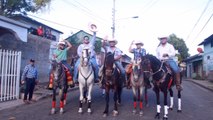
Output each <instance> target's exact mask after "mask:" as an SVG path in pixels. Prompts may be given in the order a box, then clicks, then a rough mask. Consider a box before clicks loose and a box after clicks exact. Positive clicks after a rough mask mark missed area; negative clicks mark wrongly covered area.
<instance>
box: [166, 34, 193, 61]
mask: <svg viewBox="0 0 213 120" xmlns="http://www.w3.org/2000/svg"><path fill="white" fill-rule="evenodd" d="M168 43H170V44H172V45H174V48H175V49H176V50H178V52H179V53H180V54H179V55H178V61H182V60H183V59H186V58H187V57H189V56H190V54H189V53H188V51H189V49H188V48H187V46H186V44H185V42H184V40H183V39H181V38H178V37H177V36H176V35H175V34H171V35H169V40H168Z"/></svg>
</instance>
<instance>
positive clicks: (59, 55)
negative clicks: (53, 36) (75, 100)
mask: <svg viewBox="0 0 213 120" xmlns="http://www.w3.org/2000/svg"><path fill="white" fill-rule="evenodd" d="M66 44H67V47H66ZM71 47H72V45H71V43H70V42H69V41H67V40H63V41H59V42H58V47H57V49H56V50H55V51H54V53H53V59H54V60H56V61H57V62H58V63H60V62H61V63H62V64H63V65H64V66H65V68H66V69H68V71H69V74H71V70H72V68H71V66H70V65H69V64H68V63H67V52H68V50H69V49H70V48H71ZM66 76H67V75H66ZM68 85H70V87H73V86H74V83H73V81H71V83H68Z"/></svg>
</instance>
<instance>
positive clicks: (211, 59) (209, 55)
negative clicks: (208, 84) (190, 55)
mask: <svg viewBox="0 0 213 120" xmlns="http://www.w3.org/2000/svg"><path fill="white" fill-rule="evenodd" d="M199 45H203V48H204V53H203V71H204V74H205V78H206V79H208V80H212V81H213V34H212V35H211V36H209V37H208V38H206V39H205V40H204V41H203V42H201V43H200V44H199Z"/></svg>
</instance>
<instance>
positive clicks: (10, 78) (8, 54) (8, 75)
mask: <svg viewBox="0 0 213 120" xmlns="http://www.w3.org/2000/svg"><path fill="white" fill-rule="evenodd" d="M20 66H21V52H19V51H10V50H2V49H0V102H2V101H8V100H14V99H18V98H19V79H20Z"/></svg>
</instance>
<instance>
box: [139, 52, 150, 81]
mask: <svg viewBox="0 0 213 120" xmlns="http://www.w3.org/2000/svg"><path fill="white" fill-rule="evenodd" d="M141 66H142V67H143V72H144V75H145V76H146V77H148V78H149V77H150V76H151V73H152V64H151V61H150V57H149V55H145V56H143V57H142V62H141Z"/></svg>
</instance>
